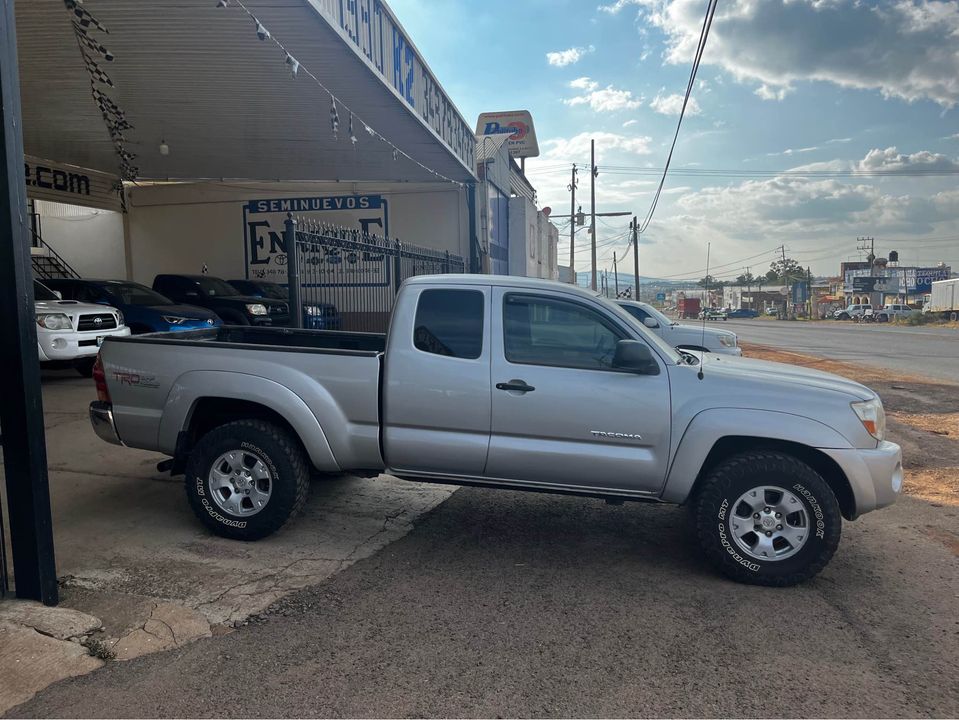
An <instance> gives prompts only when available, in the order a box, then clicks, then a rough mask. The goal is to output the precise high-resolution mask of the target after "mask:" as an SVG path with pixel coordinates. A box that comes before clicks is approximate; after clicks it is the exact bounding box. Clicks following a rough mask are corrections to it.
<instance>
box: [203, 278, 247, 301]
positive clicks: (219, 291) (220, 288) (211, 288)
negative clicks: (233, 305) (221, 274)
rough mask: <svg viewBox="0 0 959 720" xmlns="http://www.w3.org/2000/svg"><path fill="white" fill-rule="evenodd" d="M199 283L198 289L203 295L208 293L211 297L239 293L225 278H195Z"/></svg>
mask: <svg viewBox="0 0 959 720" xmlns="http://www.w3.org/2000/svg"><path fill="white" fill-rule="evenodd" d="M197 282H198V283H200V290H201V291H202V292H203V294H204V295H209V296H211V297H222V296H229V295H239V294H240V293H238V292H237V291H236V288H235V287H233V286H232V285H230V284H229V283H228V282H226V281H225V280H220V278H214V277H205V278H199V279H198V280H197Z"/></svg>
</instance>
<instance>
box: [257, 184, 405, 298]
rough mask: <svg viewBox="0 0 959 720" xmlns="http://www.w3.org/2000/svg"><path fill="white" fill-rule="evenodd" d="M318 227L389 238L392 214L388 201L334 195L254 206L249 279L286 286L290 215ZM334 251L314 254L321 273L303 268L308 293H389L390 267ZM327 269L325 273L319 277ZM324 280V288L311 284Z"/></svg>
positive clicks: (382, 261) (379, 259) (369, 258)
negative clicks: (351, 290)
mask: <svg viewBox="0 0 959 720" xmlns="http://www.w3.org/2000/svg"><path fill="white" fill-rule="evenodd" d="M289 213H292V214H293V217H294V218H296V219H298V220H299V219H305V220H308V221H311V220H312V221H315V222H316V223H318V224H324V225H336V226H338V227H341V228H346V229H348V230H354V229H355V230H358V231H360V232H364V233H369V234H370V235H378V236H380V237H389V231H390V228H389V213H388V204H387V201H386V198H384V197H383V196H382V195H333V196H321V197H297V198H270V199H266V200H250V201H249V202H247V203H245V204H244V205H243V235H244V240H245V254H246V277H247V278H248V279H250V280H267V281H269V282H275V283H279V284H280V285H286V280H287V277H286V264H287V255H286V253H287V249H288V248H287V247H286V245H285V243H284V239H283V230H284V223H285V222H286V218H287V215H288V214H289ZM364 255H365V256H364V257H359V256H358V255H357V253H356V252H351V251H348V250H343V249H341V248H337V247H333V246H332V245H331V246H322V247H321V249H320V252H318V253H310V254H309V261H310V262H311V263H313V264H317V265H320V266H321V267H315V268H310V267H302V268H300V277H301V279H302V280H303V282H302V286H303V287H317V286H319V285H323V286H325V287H385V286H388V285H389V284H390V263H389V262H388V261H387V260H386V258H385V257H383V256H373V255H372V254H371V253H366V252H364ZM320 269H322V273H319V272H317V271H318V270H320ZM313 274H316V275H322V277H323V282H322V283H317V282H313V283H311V282H310V276H311V275H313Z"/></svg>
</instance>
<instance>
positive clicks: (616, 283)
mask: <svg viewBox="0 0 959 720" xmlns="http://www.w3.org/2000/svg"><path fill="white" fill-rule="evenodd" d="M613 287H614V288H616V297H619V270H617V269H616V251H615V250H613Z"/></svg>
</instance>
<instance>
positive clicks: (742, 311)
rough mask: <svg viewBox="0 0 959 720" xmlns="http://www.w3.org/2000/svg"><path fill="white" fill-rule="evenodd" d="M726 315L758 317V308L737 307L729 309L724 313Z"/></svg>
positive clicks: (732, 316)
mask: <svg viewBox="0 0 959 720" xmlns="http://www.w3.org/2000/svg"><path fill="white" fill-rule="evenodd" d="M726 317H731V318H754V317H759V311H758V310H750V309H749V308H739V309H737V310H730V311H729V312H728V313H726Z"/></svg>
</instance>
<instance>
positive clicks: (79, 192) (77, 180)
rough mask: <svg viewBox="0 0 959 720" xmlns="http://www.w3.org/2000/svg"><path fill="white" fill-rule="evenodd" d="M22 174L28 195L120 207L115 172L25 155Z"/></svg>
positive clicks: (118, 180)
mask: <svg viewBox="0 0 959 720" xmlns="http://www.w3.org/2000/svg"><path fill="white" fill-rule="evenodd" d="M23 176H24V182H25V183H26V186H27V197H29V198H35V199H37V200H49V201H51V202H58V203H66V204H67V205H83V206H84V207H93V208H100V209H101V210H114V211H117V212H119V211H120V210H122V209H123V203H122V201H121V199H120V190H121V187H122V185H121V183H120V178H119V177H118V176H117V175H110V174H108V173H102V172H97V171H95V170H87V169H85V168H79V167H74V166H73V165H64V164H63V163H56V162H52V161H50V160H41V159H40V158H36V157H33V156H31V155H26V156H24V158H23Z"/></svg>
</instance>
